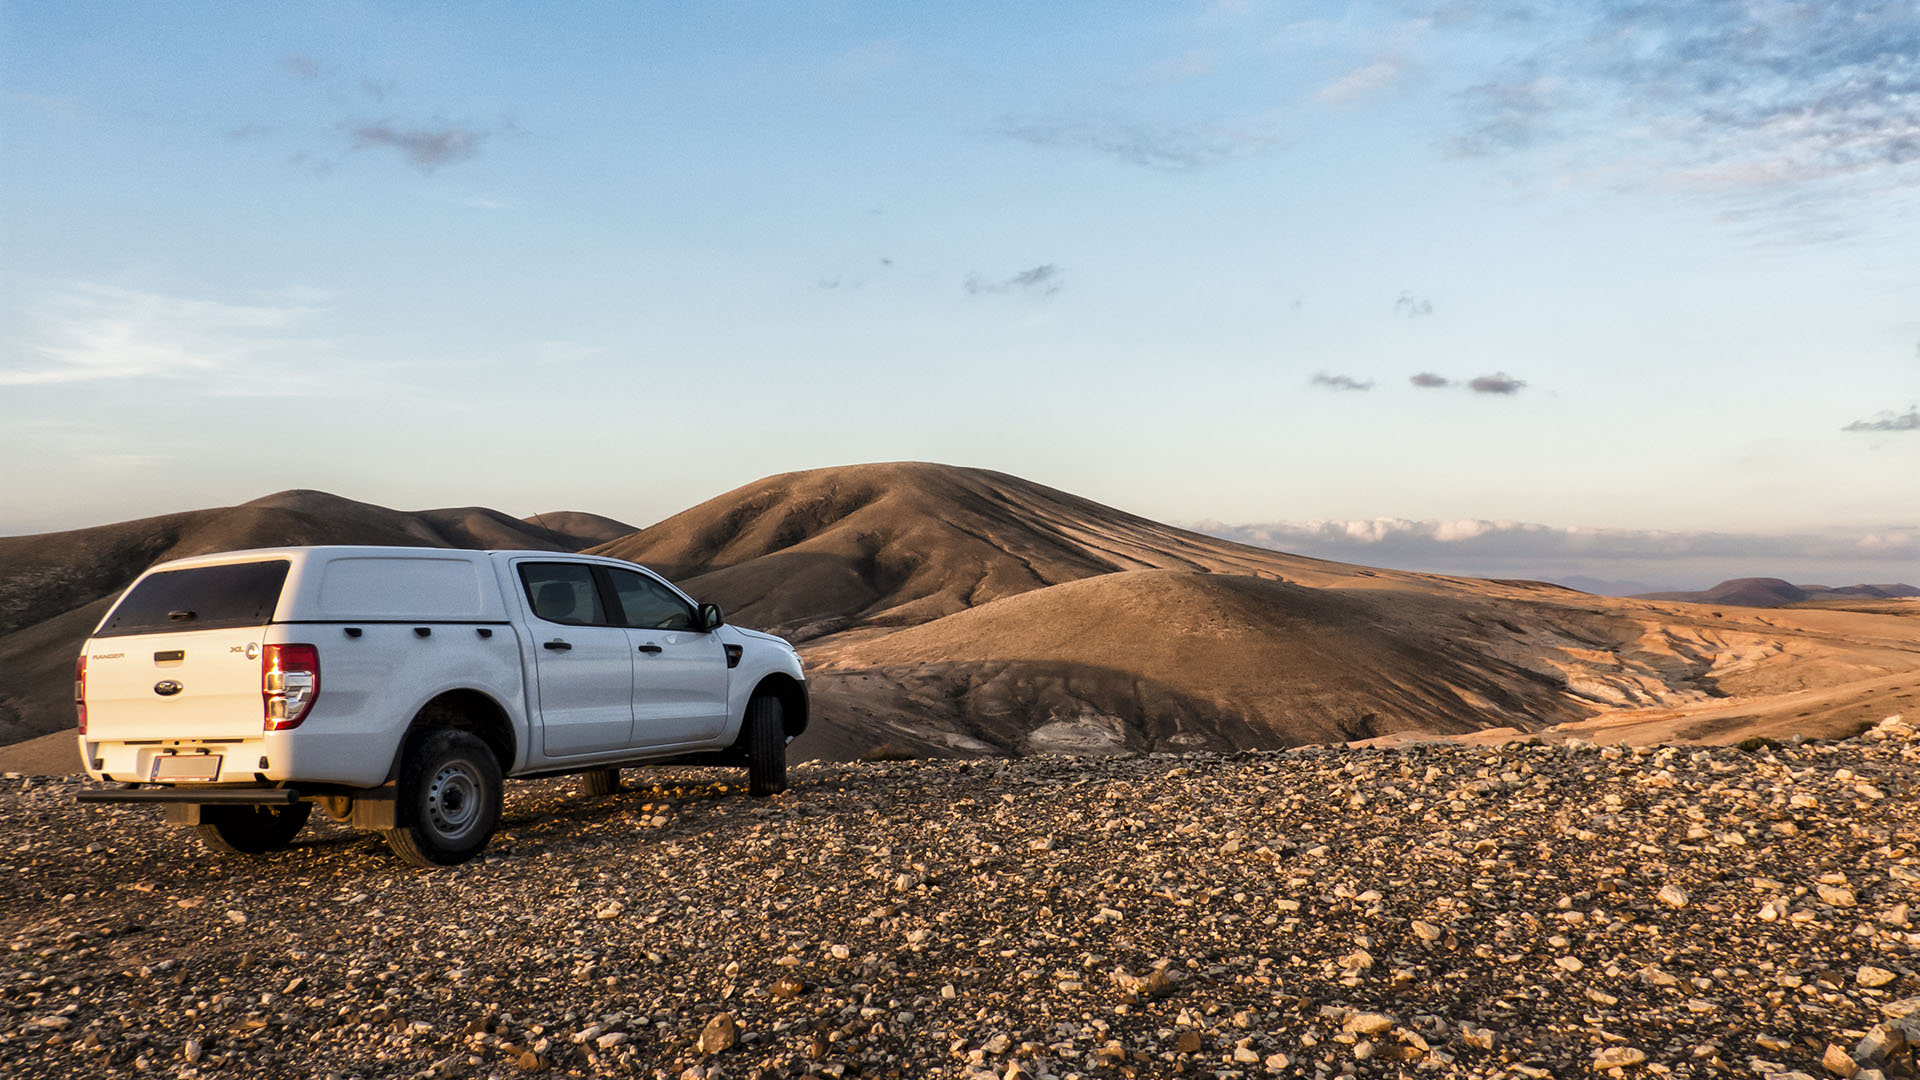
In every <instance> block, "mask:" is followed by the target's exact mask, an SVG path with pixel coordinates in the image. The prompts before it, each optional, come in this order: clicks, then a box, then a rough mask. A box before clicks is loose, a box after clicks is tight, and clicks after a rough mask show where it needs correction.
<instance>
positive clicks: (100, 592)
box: [0, 491, 632, 743]
mask: <svg viewBox="0 0 1920 1080" xmlns="http://www.w3.org/2000/svg"><path fill="white" fill-rule="evenodd" d="M547 516H548V517H549V518H561V519H563V523H562V524H560V525H559V526H557V527H555V528H551V529H543V528H541V527H539V526H538V525H532V524H528V523H526V522H523V521H520V520H518V519H515V518H512V517H509V516H507V515H506V514H502V513H500V512H499V511H497V510H488V509H485V508H483V507H461V508H457V509H446V510H423V511H418V512H414V513H408V512H405V511H399V510H389V509H387V508H386V507H383V506H375V505H373V504H371V503H363V502H355V501H353V500H351V499H343V498H340V497H339V496H337V495H329V494H326V493H325V492H319V491H282V492H279V493H277V494H274V495H268V496H266V497H264V498H260V499H255V500H253V501H252V502H248V503H242V504H241V505H239V506H231V507H220V508H217V509H209V510H192V511H187V512H185V513H179V514H167V515H163V516H161V517H151V518H142V519H139V520H137V521H123V522H119V523H116V524H112V525H100V526H95V527H93V528H88V529H74V530H71V531H68V532H59V533H40V534H36V535H31V536H6V537H0V743H8V742H14V741H17V740H19V739H23V738H27V737H30V736H33V735H37V734H40V733H43V732H48V731H53V730H57V729H58V728H61V727H65V726H66V725H68V724H70V723H72V719H73V715H72V710H73V707H72V704H71V697H72V690H71V679H72V664H73V657H74V656H75V655H76V654H77V653H78V652H79V651H80V643H81V642H82V641H84V640H85V639H86V636H87V633H88V632H89V631H90V630H92V629H93V626H94V624H95V623H97V622H98V621H99V619H100V616H101V615H103V614H104V613H105V610H106V605H107V601H108V600H109V599H110V598H111V597H113V596H114V595H116V594H118V593H119V591H120V590H121V589H123V588H125V587H126V586H127V584H128V583H129V582H131V581H132V580H133V579H134V578H135V577H138V576H139V575H140V573H141V571H143V570H145V569H146V568H147V567H149V566H152V565H153V564H154V563H157V562H164V561H166V560H168V559H179V558H185V557H187V556H189V555H200V554H205V553H207V552H212V551H237V550H241V549H244V548H256V547H281V546H285V545H293V544H394V545H400V546H408V547H414V546H417V547H459V548H527V549H534V550H542V551H560V550H567V551H575V550H579V549H580V548H582V547H585V546H588V544H590V543H597V542H600V541H601V540H602V539H603V538H604V536H605V534H606V533H607V532H609V531H611V530H613V529H625V530H626V531H629V532H630V531H632V530H631V529H628V528H626V527H625V526H621V525H619V523H618V522H615V521H613V520H612V519H610V518H602V517H599V516H598V515H594V514H577V515H547Z"/></svg>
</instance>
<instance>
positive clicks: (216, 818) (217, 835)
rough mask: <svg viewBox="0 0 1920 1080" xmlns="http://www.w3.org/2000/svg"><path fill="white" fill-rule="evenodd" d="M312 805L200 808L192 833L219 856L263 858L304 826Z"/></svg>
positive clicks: (283, 846) (282, 847) (284, 844)
mask: <svg viewBox="0 0 1920 1080" xmlns="http://www.w3.org/2000/svg"><path fill="white" fill-rule="evenodd" d="M311 813H313V804H312V803H304V802H301V803H293V804H292V805H290V806H202V807H201V808H200V824H198V825H195V826H194V827H193V831H194V832H197V833H199V834H200V842H201V843H202V844H205V845H206V846H207V847H208V848H210V849H212V850H214V851H217V852H219V853H220V854H222V855H265V854H267V853H268V852H273V851H280V850H283V849H284V848H286V846H287V845H288V844H291V843H293V838H294V837H295V836H297V835H299V833H300V830H301V829H302V828H303V827H305V826H306V824H307V815H308V814H311Z"/></svg>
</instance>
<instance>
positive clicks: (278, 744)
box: [78, 721, 405, 787]
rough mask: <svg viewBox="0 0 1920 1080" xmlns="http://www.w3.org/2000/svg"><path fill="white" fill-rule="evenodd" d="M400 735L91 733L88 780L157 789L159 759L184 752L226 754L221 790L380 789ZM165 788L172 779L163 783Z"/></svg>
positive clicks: (309, 730)
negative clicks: (283, 786) (143, 736)
mask: <svg viewBox="0 0 1920 1080" xmlns="http://www.w3.org/2000/svg"><path fill="white" fill-rule="evenodd" d="M404 730H405V726H404V725H402V727H401V729H400V730H399V731H392V732H388V731H378V732H368V731H329V730H325V729H324V728H321V727H320V726H319V725H316V724H314V723H312V722H311V721H309V722H308V723H307V724H306V725H304V726H302V727H300V728H298V729H294V730H289V731H263V732H260V733H258V734H254V735H251V736H249V737H246V738H239V739H235V738H225V739H219V738H210V737H206V736H204V735H199V734H180V735H177V736H171V737H168V738H165V739H123V738H117V737H111V736H109V737H102V736H101V735H100V734H99V733H97V732H89V733H88V734H86V735H81V736H79V737H78V745H79V748H80V759H81V761H82V763H83V764H84V765H85V766H86V770H87V775H88V776H90V777H92V778H93V779H95V780H105V781H107V782H109V783H114V782H119V783H136V784H139V783H152V782H153V781H154V779H155V778H156V776H158V774H156V773H155V772H154V765H155V763H156V762H157V761H158V759H160V758H162V757H167V756H171V755H176V754H189V755H190V754H218V755H220V758H221V761H220V774H219V776H218V778H217V779H218V781H219V783H221V784H245V785H251V786H260V787H265V786H268V785H271V784H275V783H282V784H284V783H289V782H297V783H299V784H301V785H311V786H314V787H325V786H326V785H328V784H336V785H344V786H346V787H375V786H377V785H379V784H382V783H385V782H386V780H387V772H388V768H389V767H390V766H391V764H392V762H393V759H394V751H395V750H396V749H397V748H398V746H399V740H400V735H401V733H402V732H404ZM159 779H160V780H161V782H163V783H164V782H165V779H166V778H165V777H159Z"/></svg>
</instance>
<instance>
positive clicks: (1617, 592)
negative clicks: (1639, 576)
mask: <svg viewBox="0 0 1920 1080" xmlns="http://www.w3.org/2000/svg"><path fill="white" fill-rule="evenodd" d="M1551 580H1552V581H1553V583H1554V584H1556V585H1565V586H1566V587H1567V588H1569V589H1579V590H1580V591H1581V592H1584V593H1592V594H1593V595H1595V596H1645V595H1647V594H1648V593H1657V592H1672V591H1674V590H1672V589H1663V588H1662V587H1661V586H1659V585H1655V584H1652V583H1651V582H1646V581H1632V580H1627V581H1615V580H1612V579H1610V578H1597V577H1588V576H1586V575H1585V574H1568V575H1565V576H1563V577H1554V578H1552V579H1551Z"/></svg>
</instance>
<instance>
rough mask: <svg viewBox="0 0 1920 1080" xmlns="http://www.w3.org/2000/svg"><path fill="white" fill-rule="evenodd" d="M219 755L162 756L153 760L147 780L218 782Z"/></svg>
mask: <svg viewBox="0 0 1920 1080" xmlns="http://www.w3.org/2000/svg"><path fill="white" fill-rule="evenodd" d="M220 757H221V755H219V754H162V755H161V756H159V757H157V758H154V759H153V774H152V775H151V776H149V777H147V779H148V780H218V779H220Z"/></svg>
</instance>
